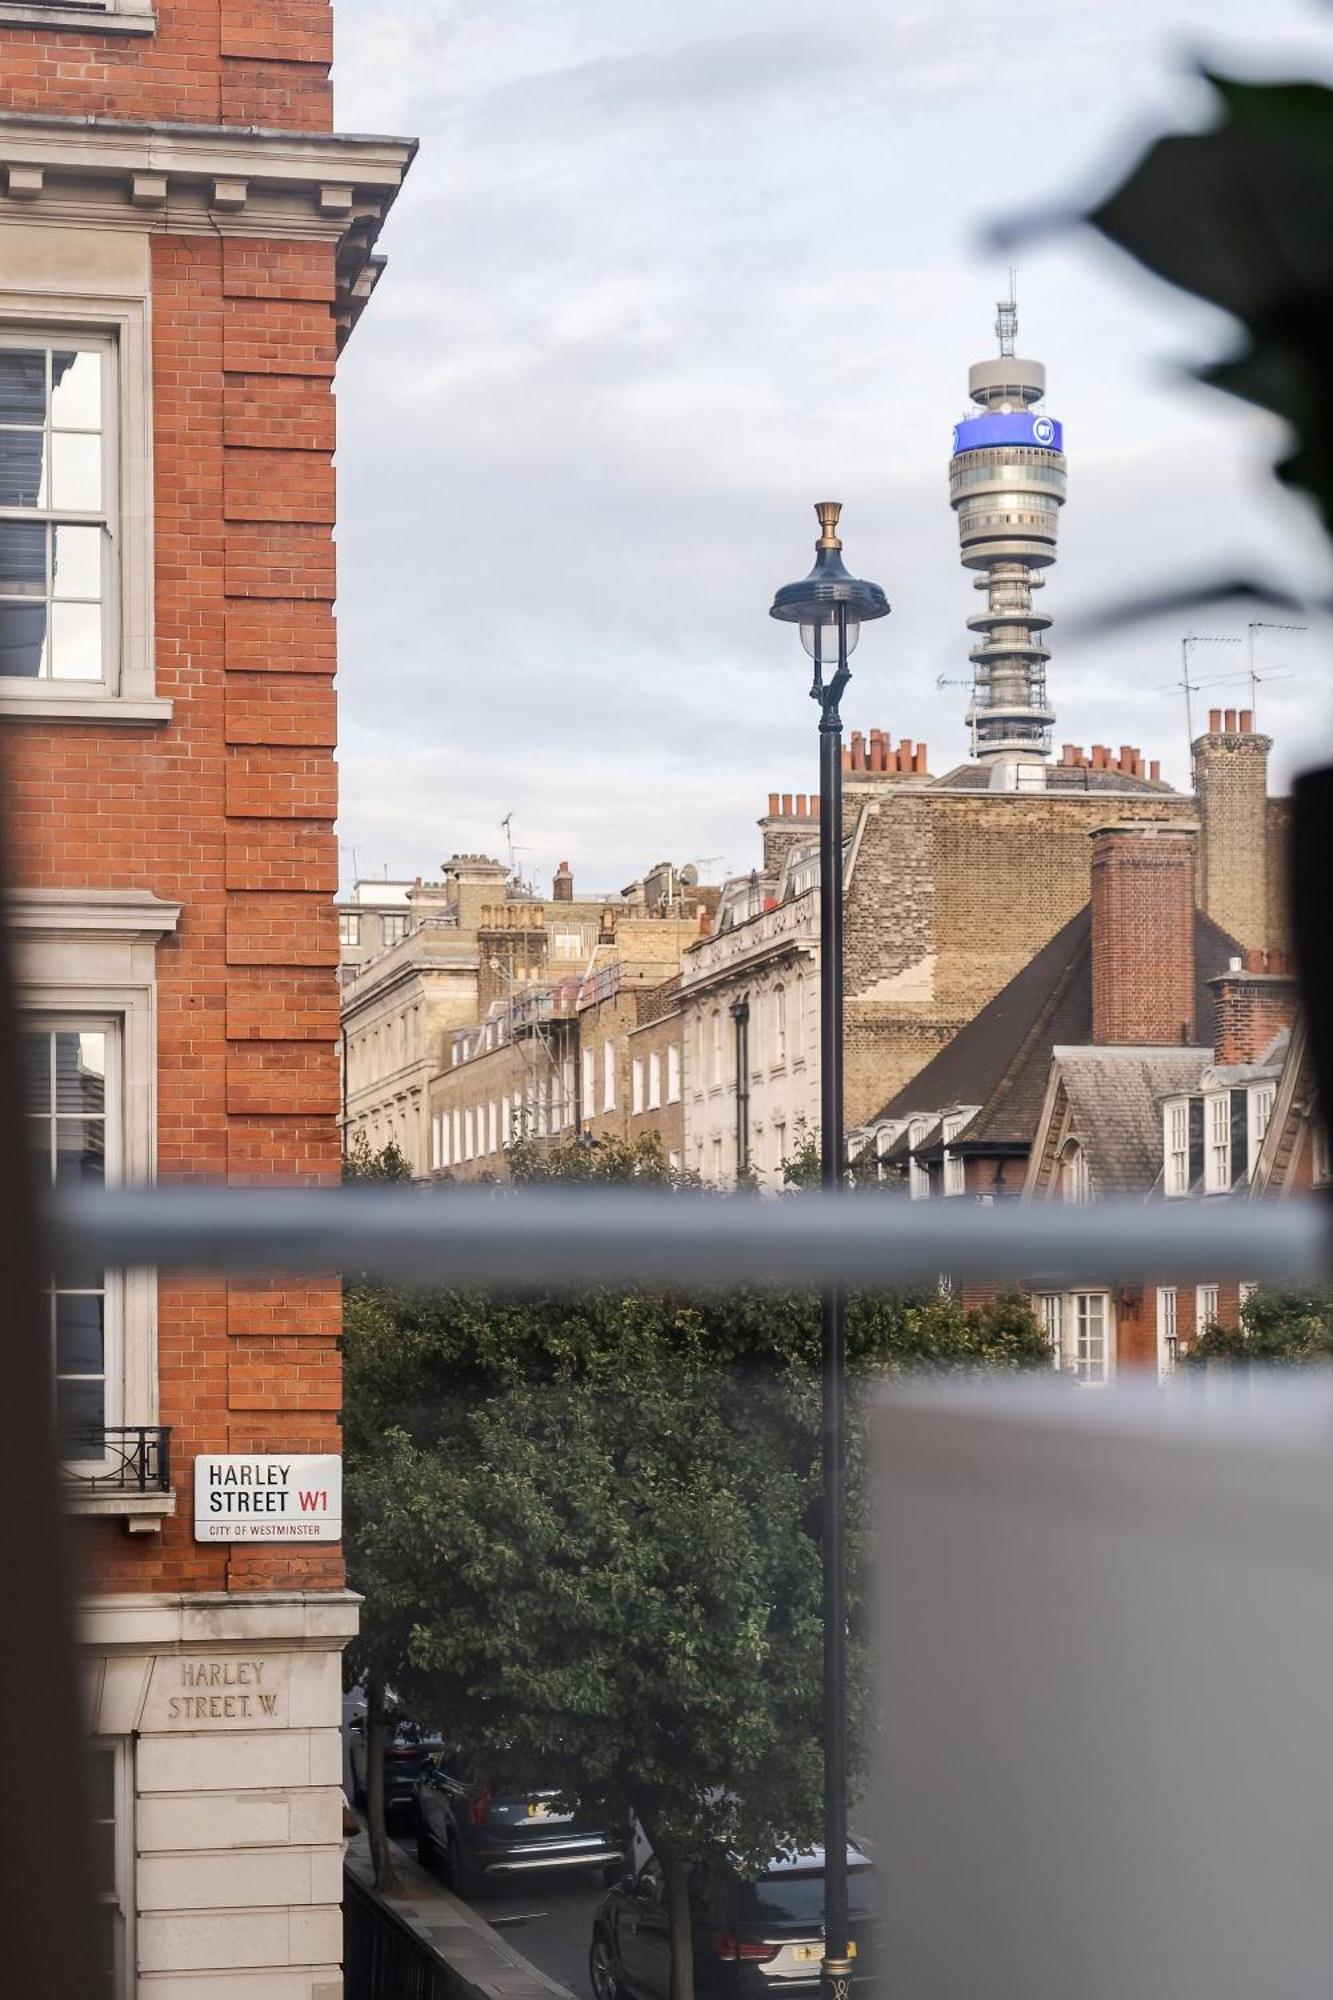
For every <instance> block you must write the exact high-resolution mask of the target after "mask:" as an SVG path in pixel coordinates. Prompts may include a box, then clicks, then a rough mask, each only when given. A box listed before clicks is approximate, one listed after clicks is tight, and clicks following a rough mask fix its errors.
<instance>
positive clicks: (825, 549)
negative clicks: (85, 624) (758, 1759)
mask: <svg viewBox="0 0 1333 2000" xmlns="http://www.w3.org/2000/svg"><path fill="white" fill-rule="evenodd" d="M815 512H816V514H817V515H818V516H819V540H818V541H817V542H816V544H815V566H814V568H813V569H812V570H811V572H810V574H809V576H807V577H805V578H803V579H802V581H801V582H800V583H789V584H787V585H785V586H784V588H783V589H781V590H780V591H779V592H778V594H777V596H776V597H775V598H774V599H773V606H772V610H771V612H770V616H771V617H773V618H781V619H784V620H785V621H786V622H787V623H788V624H792V625H799V626H800V628H801V644H802V645H803V646H804V647H805V650H806V652H807V653H808V654H809V655H810V657H811V659H812V660H813V661H814V663H815V677H814V682H813V685H812V686H811V689H810V697H811V699H812V700H813V701H817V702H818V703H819V1099H820V1111H819V1138H820V1181H821V1183H822V1185H823V1186H824V1187H825V1188H826V1189H832V1188H840V1187H841V1186H842V1185H843V1150H844V1148H843V1098H842V716H841V714H840V713H839V709H838V704H839V702H840V701H841V699H842V691H843V689H844V688H845V687H846V685H847V683H848V681H849V680H850V679H851V673H850V670H849V669H848V666H847V659H848V655H849V654H850V653H851V651H852V649H853V647H854V646H855V645H856V642H857V639H858V638H859V637H860V631H861V626H862V624H863V623H864V622H865V621H866V620H867V619H870V618H883V617H886V616H887V614H888V609H889V601H888V599H887V598H886V597H885V595H884V592H883V591H882V590H881V589H880V587H879V585H878V584H877V583H863V582H861V581H860V580H859V579H858V578H856V577H854V576H849V575H848V573H847V570H846V568H845V566H844V564H843V560H842V543H841V542H840V541H839V539H838V533H837V528H838V516H839V514H840V513H841V512H842V507H841V505H840V503H839V502H838V501H836V500H821V501H819V502H818V503H817V504H816V507H815ZM826 668H827V669H829V670H830V672H831V677H830V678H829V679H827V680H826V679H825V678H824V675H825V669H826ZM845 1310H846V1298H845V1294H844V1292H843V1288H842V1286H841V1285H830V1286H829V1287H828V1288H827V1289H826V1290H825V1293H824V1404H823V1408H824V1424H823V1432H824V1436H823V1461H824V1517H823V1525H824V1533H823V1551H822V1553H823V1569H824V1965H823V1990H824V2000H848V1994H849V1990H850V1980H851V1971H852V1963H851V1950H850V1945H851V1935H850V1927H849V1924H848V1919H847V1576H846V1555H845V1539H846V1537H845V1527H846V1444H845V1439H844V1385H843V1344H844V1343H843V1328H844V1318H845Z"/></svg>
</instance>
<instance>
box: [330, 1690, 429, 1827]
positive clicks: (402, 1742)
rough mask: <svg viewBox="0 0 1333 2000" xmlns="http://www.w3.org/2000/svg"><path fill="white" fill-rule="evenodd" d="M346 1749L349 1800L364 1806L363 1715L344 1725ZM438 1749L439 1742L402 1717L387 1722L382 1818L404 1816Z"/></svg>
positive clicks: (365, 1740) (366, 1740)
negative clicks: (350, 1776) (350, 1770)
mask: <svg viewBox="0 0 1333 2000" xmlns="http://www.w3.org/2000/svg"><path fill="white" fill-rule="evenodd" d="M347 1749H348V1756H349V1759H350V1762H351V1766H352V1797H353V1799H354V1801H355V1802H356V1804H357V1805H359V1806H364V1805H365V1803H366V1784H367V1773H368V1769H369V1751H370V1737H369V1731H368V1729H367V1726H366V1717H365V1713H364V1711H363V1712H362V1713H361V1714H360V1715H354V1716H352V1718H351V1719H350V1721H349V1722H348V1725H347ZM439 1749H440V1739H439V1737H438V1736H436V1735H433V1734H432V1733H431V1732H430V1731H428V1730H423V1729H419V1728H418V1727H417V1725H416V1723H414V1722H410V1721H409V1720H408V1719H407V1718H406V1717H405V1716H399V1717H398V1718H397V1719H396V1720H395V1721H393V1722H391V1723H390V1724H389V1726H388V1730H387V1732H386V1735H385V1741H384V1815H385V1818H386V1819H387V1818H388V1817H389V1816H390V1815H391V1814H406V1813H409V1812H411V1811H412V1809H413V1807H414V1804H415V1800H416V1782H417V1779H418V1778H419V1777H420V1776H421V1773H422V1772H423V1771H424V1770H425V1768H426V1766H427V1764H428V1763H429V1762H430V1759H431V1758H432V1757H433V1756H434V1755H435V1754H436V1752H437V1751H438V1750H439Z"/></svg>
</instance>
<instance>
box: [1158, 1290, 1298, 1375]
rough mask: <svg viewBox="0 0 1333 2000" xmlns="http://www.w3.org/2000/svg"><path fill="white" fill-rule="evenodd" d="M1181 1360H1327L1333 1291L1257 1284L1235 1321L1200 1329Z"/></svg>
mask: <svg viewBox="0 0 1333 2000" xmlns="http://www.w3.org/2000/svg"><path fill="white" fill-rule="evenodd" d="M1185 1359H1186V1360H1187V1361H1188V1362H1189V1363H1190V1364H1192V1365H1194V1366H1202V1365H1203V1364H1204V1363H1214V1364H1216V1363H1223V1364H1227V1363H1231V1364H1240V1365H1243V1366H1253V1365H1277V1366H1287V1367H1301V1366H1308V1365H1309V1364H1311V1363H1326V1362H1328V1361H1329V1360H1330V1359H1333V1291H1330V1290H1329V1289H1328V1287H1327V1286H1324V1285H1311V1286H1308V1287H1306V1288H1304V1289H1302V1288H1299V1287H1294V1286H1293V1287H1284V1288H1282V1289H1278V1288H1276V1287H1270V1286H1261V1287H1260V1288H1259V1289H1258V1290H1257V1291H1254V1292H1251V1294H1250V1296H1249V1298H1247V1299H1246V1301H1245V1303H1244V1304H1243V1305H1242V1307H1241V1309H1240V1323H1239V1325H1237V1326H1235V1327H1221V1326H1215V1325H1214V1326H1209V1327H1205V1329H1204V1331H1203V1333H1202V1334H1201V1335H1200V1337H1199V1338H1198V1339H1197V1340H1196V1341H1195V1343H1194V1345H1193V1347H1192V1348H1191V1349H1190V1351H1189V1353H1188V1355H1187V1356H1186V1357H1185Z"/></svg>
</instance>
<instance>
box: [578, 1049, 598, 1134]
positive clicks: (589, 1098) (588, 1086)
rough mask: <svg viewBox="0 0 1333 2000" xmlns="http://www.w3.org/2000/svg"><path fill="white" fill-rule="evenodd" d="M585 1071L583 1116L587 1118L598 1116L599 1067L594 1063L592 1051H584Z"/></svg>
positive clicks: (583, 1066) (582, 1062) (582, 1064)
mask: <svg viewBox="0 0 1333 2000" xmlns="http://www.w3.org/2000/svg"><path fill="white" fill-rule="evenodd" d="M581 1067H582V1071H583V1115H584V1117H585V1118H595V1117H596V1116H597V1065H596V1063H595V1062H594V1061H593V1056H592V1050H591V1049H584V1051H583V1053H582V1057H581Z"/></svg>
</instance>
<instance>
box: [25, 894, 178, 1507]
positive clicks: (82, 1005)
mask: <svg viewBox="0 0 1333 2000" xmlns="http://www.w3.org/2000/svg"><path fill="white" fill-rule="evenodd" d="M9 900H10V923H11V926H12V929H13V931H14V934H15V939H16V946H17V951H18V967H19V985H18V1002H19V1007H20V1009H21V1012H22V1014H23V1015H24V1016H25V1017H31V1018H32V1019H34V1020H42V1021H68V1022H69V1023H70V1025H71V1026H73V1025H74V1024H75V1023H77V1022H79V1021H82V1022H85V1023H88V1024H93V1023H96V1024H98V1025H103V1024H106V1023H114V1025H115V1032H116V1038H117V1041H118V1043H119V1056H120V1062H119V1068H120V1076H121V1083H120V1102H119V1109H118V1114H117V1126H118V1140H117V1143H118V1146H119V1158H120V1175H119V1177H120V1179H121V1180H122V1181H124V1182H125V1183H127V1184H145V1183H149V1182H151V1181H152V1180H153V1179H154V1178H155V1176H156V1171H157V985H156V954H157V946H158V943H159V942H160V940H161V939H162V938H163V937H166V936H168V935H169V934H170V933H171V932H172V931H174V930H175V928H176V923H177V920H178V918H179V916H180V907H179V905H178V904H175V903H167V902H164V901H162V900H161V899H160V898H159V897H157V896H154V895H152V894H150V893H149V892H148V891H147V890H133V889H125V890H113V889H104V890H75V889H18V890H14V891H12V892H11V894H10V899H9ZM108 1067H110V1065H108ZM111 1276H112V1274H111V1273H110V1272H108V1291H110V1279H111ZM117 1289H118V1297H117V1301H116V1307H115V1311H116V1313H117V1315H118V1318H119V1328H118V1331H117V1333H116V1336H115V1337H116V1339H117V1341H118V1345H119V1356H118V1362H117V1367H116V1382H115V1385H114V1386H113V1384H112V1381H111V1379H110V1373H109V1372H108V1384H107V1404H108V1408H107V1419H106V1420H107V1422H108V1423H121V1424H130V1425H144V1426H152V1425H155V1424H157V1423H158V1422H159V1415H158V1410H159V1402H158V1367H157V1274H156V1272H154V1271H151V1270H144V1269H135V1270H128V1271H125V1272H123V1273H121V1274H120V1277H119V1279H118V1286H117ZM111 1316H112V1305H111V1301H110V1298H109V1297H108V1306H107V1317H108V1320H110V1318H111ZM111 1338H112V1335H111V1332H110V1329H108V1335H107V1339H108V1348H109V1347H110V1343H111ZM135 1501H136V1504H135V1505H134V1507H133V1508H132V1509H131V1508H130V1506H129V1503H128V1501H127V1500H126V1499H125V1497H124V1496H120V1495H116V1494H110V1493H107V1494H90V1495H79V1496H77V1497H76V1498H74V1499H72V1500H71V1501H70V1503H69V1504H70V1505H71V1507H72V1508H73V1509H74V1510H75V1511H77V1512H80V1513H120V1514H125V1513H127V1512H128V1511H132V1512H134V1513H136V1514H137V1513H152V1512H157V1513H161V1512H165V1511H169V1506H170V1504H171V1497H170V1496H169V1495H165V1494H158V1495H152V1496H144V1504H138V1503H139V1496H137V1495H136V1496H135Z"/></svg>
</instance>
